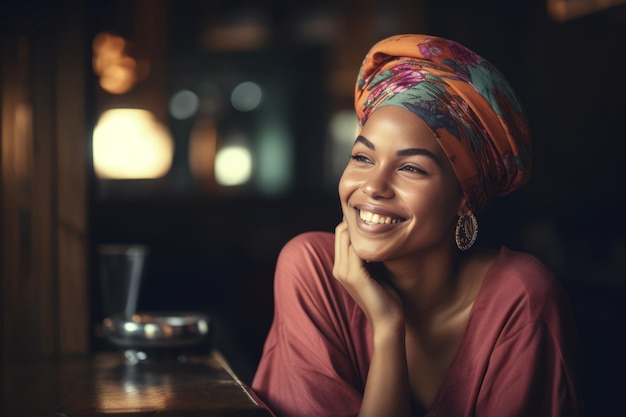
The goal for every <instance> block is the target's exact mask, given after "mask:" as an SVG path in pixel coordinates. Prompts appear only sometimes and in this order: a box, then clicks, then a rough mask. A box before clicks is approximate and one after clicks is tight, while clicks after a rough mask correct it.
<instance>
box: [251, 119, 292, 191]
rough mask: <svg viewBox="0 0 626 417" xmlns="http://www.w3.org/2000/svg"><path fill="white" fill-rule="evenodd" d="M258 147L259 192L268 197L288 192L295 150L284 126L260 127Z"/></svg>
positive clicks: (277, 124)
mask: <svg viewBox="0 0 626 417" xmlns="http://www.w3.org/2000/svg"><path fill="white" fill-rule="evenodd" d="M257 146H258V149H257V158H258V161H259V162H258V164H259V168H258V183H259V191H261V193H263V194H266V195H278V194H280V193H282V192H284V191H286V190H287V188H289V186H290V185H291V177H292V172H291V171H292V162H293V161H292V159H293V154H292V152H293V149H292V146H291V141H290V138H289V135H288V132H287V131H286V130H285V128H284V125H282V124H280V123H272V124H271V125H270V124H268V125H265V126H263V125H262V126H260V127H259V138H258V145H257Z"/></svg>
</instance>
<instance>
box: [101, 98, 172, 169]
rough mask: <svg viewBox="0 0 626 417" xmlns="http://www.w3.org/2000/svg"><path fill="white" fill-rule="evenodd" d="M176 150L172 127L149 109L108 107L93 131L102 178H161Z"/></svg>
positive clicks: (169, 165)
mask: <svg viewBox="0 0 626 417" xmlns="http://www.w3.org/2000/svg"><path fill="white" fill-rule="evenodd" d="M173 154H174V143H173V140H172V138H171V136H170V134H169V131H168V130H167V128H166V127H165V126H163V124H161V123H159V122H158V121H157V120H156V118H155V117H154V115H153V114H152V113H150V112H149V111H147V110H140V109H113V110H107V111H105V112H104V113H103V114H102V115H101V116H100V119H99V120H98V123H97V124H96V127H95V128H94V131H93V164H94V169H95V171H96V175H97V176H98V177H99V178H112V179H130V178H135V179H137V178H159V177H162V176H163V175H165V174H166V173H167V172H168V171H169V169H170V167H171V165H172V158H173Z"/></svg>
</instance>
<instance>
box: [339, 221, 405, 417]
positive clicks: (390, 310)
mask: <svg viewBox="0 0 626 417" xmlns="http://www.w3.org/2000/svg"><path fill="white" fill-rule="evenodd" d="M333 275H334V276H335V278H336V279H337V280H338V281H339V282H340V283H341V284H342V285H343V286H344V288H345V289H346V291H348V293H349V294H350V295H351V296H352V298H353V299H354V301H355V302H356V303H357V304H358V305H359V307H361V310H363V313H364V314H365V316H366V317H367V319H368V320H369V323H370V325H371V328H372V334H373V346H374V350H373V352H372V360H371V362H370V368H369V371H368V374H367V381H366V383H365V391H364V393H363V402H362V403H361V410H360V411H359V417H370V416H375V417H379V416H395V417H403V416H408V415H409V414H410V409H411V406H410V401H409V398H410V396H409V375H408V367H407V361H406V348H405V340H404V335H405V330H404V309H403V306H402V302H401V301H400V297H399V296H398V293H396V292H395V291H394V290H393V289H392V288H391V287H390V286H389V285H387V284H385V283H384V282H379V281H377V280H375V279H374V278H373V277H372V275H371V274H370V273H369V272H368V270H367V268H366V266H365V262H364V261H363V260H362V259H361V258H359V257H358V255H357V254H356V253H355V252H354V249H353V248H352V244H351V243H350V234H349V233H348V226H347V225H346V223H345V221H342V222H341V223H339V225H338V226H337V227H336V228H335V264H334V266H333Z"/></svg>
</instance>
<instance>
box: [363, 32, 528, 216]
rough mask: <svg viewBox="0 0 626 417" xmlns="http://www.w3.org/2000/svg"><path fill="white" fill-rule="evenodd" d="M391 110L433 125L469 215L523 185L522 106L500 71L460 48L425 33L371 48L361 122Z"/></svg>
mask: <svg viewBox="0 0 626 417" xmlns="http://www.w3.org/2000/svg"><path fill="white" fill-rule="evenodd" d="M389 105H392V106H399V107H403V108H406V109H407V110H409V111H411V112H413V113H414V114H415V115H417V116H418V117H420V118H421V119H422V120H423V121H424V122H425V123H426V124H427V125H428V126H429V127H430V128H431V130H432V131H433V133H434V134H435V136H436V138H437V140H438V142H439V144H440V145H441V147H442V148H443V150H444V152H445V153H446V155H447V156H448V159H449V160H450V163H451V165H452V167H453V169H454V172H455V174H456V176H457V179H458V181H459V184H460V185H461V188H462V190H463V193H464V195H465V197H466V199H467V201H468V205H469V208H470V209H471V210H472V211H474V212H477V211H479V210H480V209H481V208H482V207H484V206H485V204H487V202H489V201H490V200H491V199H492V198H493V197H495V196H498V195H504V194H508V193H510V192H512V191H513V190H515V189H517V188H518V187H519V186H521V185H523V184H524V183H525V182H527V180H528V177H529V175H530V170H531V163H530V159H531V158H530V155H531V141H530V134H529V129H528V123H527V120H526V116H525V114H524V111H523V109H522V106H521V104H520V102H519V100H518V99H517V96H516V94H515V92H514V91H513V89H512V88H511V86H510V85H509V83H508V82H507V81H506V79H505V78H504V77H503V76H502V74H501V73H500V72H499V71H498V70H497V69H496V68H495V67H494V66H493V65H492V64H491V63H490V62H488V61H487V60H485V59H484V58H482V57H480V56H479V55H477V54H476V53H474V52H473V51H471V50H469V49H468V48H466V47H464V46H463V45H460V44H459V43H456V42H453V41H450V40H447V39H443V38H438V37H435V36H427V35H397V36H392V37H390V38H387V39H385V40H383V41H381V42H379V43H377V44H376V45H374V47H372V49H371V50H370V51H369V52H368V54H367V55H366V57H365V59H364V60H363V64H362V65H361V68H360V70H359V75H358V78H357V83H356V87H355V109H356V112H357V117H358V120H359V125H360V126H361V127H363V126H364V125H365V123H366V122H367V119H368V118H369V116H370V115H371V114H372V112H374V111H375V110H376V109H377V108H379V107H381V106H389Z"/></svg>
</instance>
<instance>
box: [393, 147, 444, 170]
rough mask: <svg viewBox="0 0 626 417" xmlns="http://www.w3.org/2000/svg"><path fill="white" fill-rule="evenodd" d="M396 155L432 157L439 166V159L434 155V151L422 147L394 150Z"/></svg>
mask: <svg viewBox="0 0 626 417" xmlns="http://www.w3.org/2000/svg"><path fill="white" fill-rule="evenodd" d="M396 155H398V156H412V155H422V156H427V157H429V158H430V159H432V160H433V161H435V162H436V163H437V165H439V166H441V160H440V159H439V158H438V157H437V155H435V154H434V153H432V152H431V151H429V150H428V149H424V148H407V149H400V150H399V151H398V152H396Z"/></svg>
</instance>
